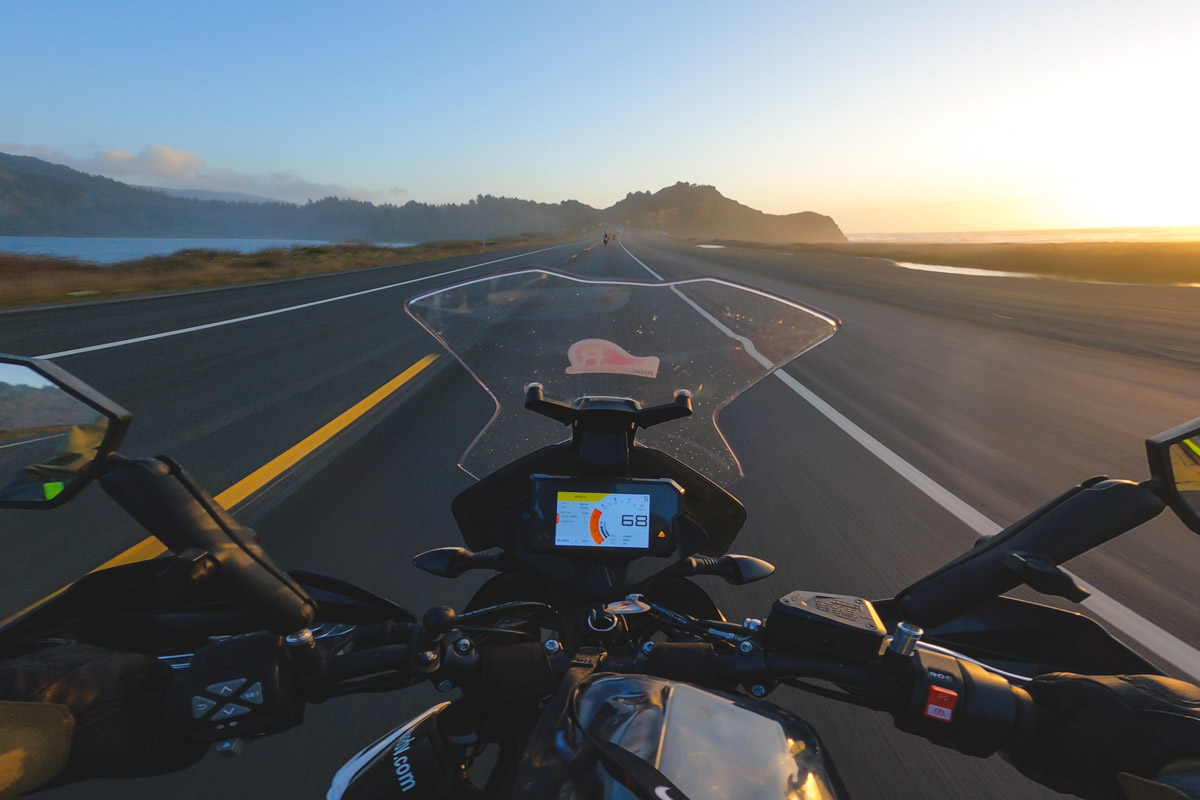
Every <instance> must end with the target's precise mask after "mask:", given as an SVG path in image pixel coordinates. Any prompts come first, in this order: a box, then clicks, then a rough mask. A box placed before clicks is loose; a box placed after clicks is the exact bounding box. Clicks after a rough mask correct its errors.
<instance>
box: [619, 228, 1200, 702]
mask: <svg viewBox="0 0 1200 800" xmlns="http://www.w3.org/2000/svg"><path fill="white" fill-rule="evenodd" d="M623 239H624V237H622V238H621V239H619V240H618V243H619V244H620V245H621V249H622V250H624V251H625V252H626V254H628V255H629V257H630V258H632V259H633V260H634V261H636V262H637V263H639V264H641V265H642V268H643V269H645V270H646V271H647V272H649V273H650V274H651V275H653V276H654V277H656V278H658V279H659V280H660V281H661V280H664V278H663V277H662V276H661V275H659V274H658V273H657V272H655V271H654V270H652V269H650V267H648V266H646V264H645V263H643V262H642V260H641V259H640V258H638V257H637V256H635V255H634V254H633V253H630V252H629V248H627V247H625V242H624V241H623ZM680 296H681V297H682V295H680ZM684 299H685V300H686V299H687V298H686V297H685V298H684ZM691 305H693V307H695V304H694V303H693V304H691ZM702 316H705V317H706V318H708V319H709V321H710V322H711V321H712V318H711V317H710V316H709V315H708V314H703V313H702ZM714 324H716V323H714ZM717 327H718V329H719V328H721V327H723V326H721V325H719V324H718V325H717ZM724 332H725V333H726V335H732V333H731V332H729V331H728V330H727V329H726V331H724ZM759 363H762V362H759ZM774 374H775V377H776V378H778V379H779V380H780V381H782V382H783V384H784V385H785V386H787V387H788V388H789V389H791V390H792V391H793V392H795V393H796V394H797V395H799V396H800V397H801V398H802V399H803V400H804V401H805V402H807V403H808V404H809V405H811V406H812V407H813V408H815V409H816V410H817V411H818V412H820V413H821V415H822V416H824V417H825V418H826V419H828V420H829V421H830V422H832V423H833V424H834V425H836V426H837V427H838V428H839V429H841V430H842V432H843V433H845V434H847V435H848V436H850V438H851V439H853V440H854V441H856V442H858V443H859V444H860V445H862V446H863V447H864V448H866V449H867V451H868V452H870V453H871V455H873V456H875V457H876V458H878V459H879V460H880V461H882V462H883V463H884V464H886V465H887V466H889V467H891V468H892V470H893V471H895V472H896V473H897V474H898V475H900V477H902V478H904V479H905V480H906V481H908V482H909V483H910V484H912V485H913V486H914V487H915V488H916V489H917V490H919V491H920V492H921V493H922V494H924V495H925V496H926V497H928V498H929V499H931V500H933V501H934V502H935V503H937V504H938V505H940V506H941V507H942V508H944V509H946V511H949V512H950V514H952V515H953V516H954V517H955V518H957V519H958V520H959V521H961V522H962V523H964V524H965V525H966V526H967V527H968V528H970V529H971V530H973V531H975V532H976V533H978V534H979V535H980V536H984V537H986V536H994V535H996V534H997V533H999V532H1000V531H1001V530H1003V528H1002V527H1001V526H1000V525H999V524H998V523H997V522H995V521H994V520H992V519H991V518H990V517H988V516H987V515H985V514H983V513H982V512H980V511H978V510H977V509H976V508H975V507H974V506H972V505H971V504H969V503H968V502H966V501H965V500H963V499H962V498H960V497H959V496H958V495H956V494H954V493H953V492H951V491H950V490H949V489H947V488H946V487H944V486H942V485H941V484H940V483H938V482H937V481H935V480H934V479H933V478H931V477H929V476H928V475H926V474H925V473H924V472H922V471H921V470H919V469H917V468H916V467H915V466H913V465H912V464H910V463H909V462H908V461H906V460H905V459H903V458H902V457H901V456H900V455H898V454H897V453H896V452H895V451H894V450H892V449H891V448H889V447H888V446H887V445H885V444H884V443H883V442H881V441H879V440H878V439H876V438H875V437H874V436H872V435H871V434H869V433H867V432H866V431H865V430H863V429H862V428H860V427H859V426H858V425H857V424H855V423H854V422H853V421H851V420H850V418H849V417H847V416H846V415H844V414H842V413H841V412H840V411H838V410H837V409H836V408H834V407H833V406H831V405H830V404H829V403H827V402H825V401H824V400H822V399H821V398H820V397H818V396H817V395H816V394H814V393H813V391H812V390H811V389H809V388H808V387H806V386H805V385H804V384H802V383H800V381H798V380H796V379H795V378H793V377H792V376H791V375H789V374H788V373H786V372H784V371H783V368H780V369H778V370H776V371H775V373H774ZM1063 571H1064V572H1067V574H1068V575H1070V576H1071V577H1072V578H1074V579H1075V580H1076V582H1078V583H1079V584H1080V585H1081V586H1083V588H1084V589H1086V590H1087V591H1088V592H1090V593H1091V596H1090V597H1088V598H1087V599H1086V600H1084V601H1083V602H1082V603H1081V604H1080V605H1082V606H1084V607H1085V608H1087V609H1088V610H1089V611H1091V612H1092V613H1094V614H1095V615H1096V616H1098V617H1100V618H1101V619H1103V620H1105V621H1106V622H1108V623H1109V624H1110V625H1112V626H1113V627H1114V628H1116V629H1117V630H1119V631H1120V632H1121V633H1123V634H1125V635H1126V636H1128V637H1129V638H1131V639H1133V641H1135V642H1137V643H1138V644H1140V645H1142V646H1143V647H1145V648H1146V649H1147V650H1149V651H1150V652H1152V653H1154V654H1155V655H1157V656H1158V657H1159V658H1161V659H1163V660H1164V661H1167V662H1168V663H1170V664H1172V665H1174V666H1175V667H1177V668H1178V669H1179V670H1180V671H1182V672H1183V673H1184V674H1185V675H1187V676H1189V677H1190V678H1191V679H1192V680H1195V681H1200V650H1197V649H1196V648H1194V647H1192V646H1191V645H1189V644H1188V643H1187V642H1185V641H1183V640H1182V639H1180V638H1179V637H1178V636H1176V635H1175V634H1173V633H1171V632H1170V631H1167V630H1165V629H1163V628H1161V627H1159V626H1158V625H1155V624H1154V623H1153V622H1151V621H1150V620H1148V619H1146V618H1145V617H1143V616H1142V615H1141V614H1139V613H1137V612H1136V611H1134V610H1133V609H1132V608H1129V607H1128V606H1126V605H1124V604H1122V603H1121V602H1119V601H1117V600H1115V599H1113V598H1112V597H1110V596H1109V595H1107V594H1105V593H1104V592H1102V591H1100V590H1099V589H1097V588H1096V587H1095V586H1093V585H1091V584H1089V583H1087V582H1085V581H1083V580H1082V579H1081V578H1079V577H1077V576H1076V575H1074V573H1071V572H1068V571H1067V570H1063Z"/></svg>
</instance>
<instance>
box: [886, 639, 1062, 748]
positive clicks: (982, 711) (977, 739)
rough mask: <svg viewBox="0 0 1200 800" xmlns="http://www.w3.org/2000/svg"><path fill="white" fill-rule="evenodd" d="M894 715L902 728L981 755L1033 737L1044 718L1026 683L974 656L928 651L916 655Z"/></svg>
mask: <svg viewBox="0 0 1200 800" xmlns="http://www.w3.org/2000/svg"><path fill="white" fill-rule="evenodd" d="M892 717H893V719H894V720H895V722H896V727H897V728H899V729H900V730H902V731H905V732H907V733H913V734H916V735H917V736H922V737H924V738H926V739H928V740H930V741H931V742H933V743H934V744H938V745H941V746H943V747H948V748H951V749H953V750H957V751H958V752H960V753H965V754H966V755H971V756H979V757H981V758H986V757H987V756H990V755H992V754H993V753H996V752H998V751H1000V750H1008V749H1013V748H1017V747H1020V746H1021V745H1022V744H1024V743H1026V742H1028V741H1030V740H1032V739H1033V738H1034V736H1035V734H1036V733H1037V730H1038V726H1039V721H1040V714H1039V712H1038V709H1037V706H1036V705H1035V704H1034V702H1033V699H1032V698H1031V697H1030V696H1029V693H1028V692H1027V691H1025V689H1024V688H1022V687H1020V686H1016V685H1014V684H1012V683H1011V682H1009V681H1008V680H1007V679H1005V678H1004V677H1002V676H1000V675H997V674H996V673H994V672H990V671H989V670H987V669H984V668H983V667H981V666H979V665H978V664H975V663H973V662H971V661H965V660H962V659H958V658H955V657H953V656H950V655H945V654H942V653H935V652H931V651H928V650H918V651H917V652H916V653H914V654H913V656H912V680H911V682H910V683H909V685H908V691H907V694H902V696H901V697H899V698H898V701H897V703H896V705H895V706H894V707H893V709H892Z"/></svg>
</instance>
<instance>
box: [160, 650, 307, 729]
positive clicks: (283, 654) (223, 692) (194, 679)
mask: <svg viewBox="0 0 1200 800" xmlns="http://www.w3.org/2000/svg"><path fill="white" fill-rule="evenodd" d="M289 666H290V657H289V653H288V651H287V648H286V647H285V646H284V644H283V639H282V638H281V637H278V636H274V635H272V634H270V633H267V632H266V631H260V632H258V633H250V634H244V635H241V636H231V637H229V638H227V639H218V640H217V641H214V642H213V643H212V644H211V645H209V646H208V647H206V648H204V649H203V650H200V651H199V652H198V653H196V654H195V656H193V657H192V660H191V663H190V666H189V668H188V669H186V670H180V671H179V672H177V673H175V677H174V680H173V681H172V683H171V685H170V688H169V690H168V699H167V702H168V704H170V706H169V707H170V708H172V709H173V713H171V714H170V715H169V716H170V718H172V719H176V720H180V721H181V723H180V724H181V726H182V727H183V728H184V730H185V731H186V733H187V735H188V737H189V738H190V739H192V740H194V741H199V742H220V741H225V740H229V739H232V738H245V737H248V736H254V735H257V734H266V733H275V732H278V731H282V730H286V729H287V728H291V727H293V726H295V725H299V724H300V722H301V721H303V719H304V702H303V700H302V699H301V697H300V695H299V692H298V691H296V688H295V687H294V685H293V684H292V682H291V670H290V669H289Z"/></svg>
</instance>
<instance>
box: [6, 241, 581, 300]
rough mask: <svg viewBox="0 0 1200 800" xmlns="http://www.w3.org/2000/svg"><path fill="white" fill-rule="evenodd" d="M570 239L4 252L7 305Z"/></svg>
mask: <svg viewBox="0 0 1200 800" xmlns="http://www.w3.org/2000/svg"><path fill="white" fill-rule="evenodd" d="M570 238H573V237H572V236H567V235H563V236H551V235H549V234H522V235H520V236H504V237H497V238H489V239H484V240H480V239H473V240H450V241H442V242H426V243H423V244H417V245H413V246H411V247H379V246H376V245H364V244H328V245H303V246H293V247H289V248H271V249H267V250H259V251H255V252H252V253H240V252H237V251H233V250H208V249H194V250H180V251H178V252H176V253H172V254H170V255H166V256H148V257H146V258H140V259H136V260H132V261H120V262H113V263H107V264H103V265H100V264H96V263H93V262H86V261H80V260H78V259H71V258H58V257H55V256H38V255H22V254H16V253H0V307H4V308H13V307H21V306H32V305H52V304H53V305H57V304H67V303H72V302H81V301H94V300H105V299H114V298H123V297H136V296H141V295H147V294H153V293H157V292H169V291H179V290H188V289H202V288H210V287H219V286H233V285H237V284H243V283H262V282H265V281H275V280H285V279H288V278H299V277H304V276H308V275H324V274H329V273H334V272H345V271H349V270H355V269H366V268H371V267H382V266H391V265H399V264H410V263H415V262H421V261H433V260H437V259H442V258H451V257H454V256H464V255H475V254H481V253H490V252H494V251H499V250H513V249H516V248H519V247H535V246H538V245H544V244H557V243H559V242H563V241H566V240H568V239H570Z"/></svg>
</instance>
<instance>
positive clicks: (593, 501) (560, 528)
mask: <svg viewBox="0 0 1200 800" xmlns="http://www.w3.org/2000/svg"><path fill="white" fill-rule="evenodd" d="M554 544H555V545H558V546H561V547H636V548H647V547H649V546H650V495H648V494H628V493H625V492H561V491H560V492H558V495H557V502H556V504H555V517H554Z"/></svg>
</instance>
